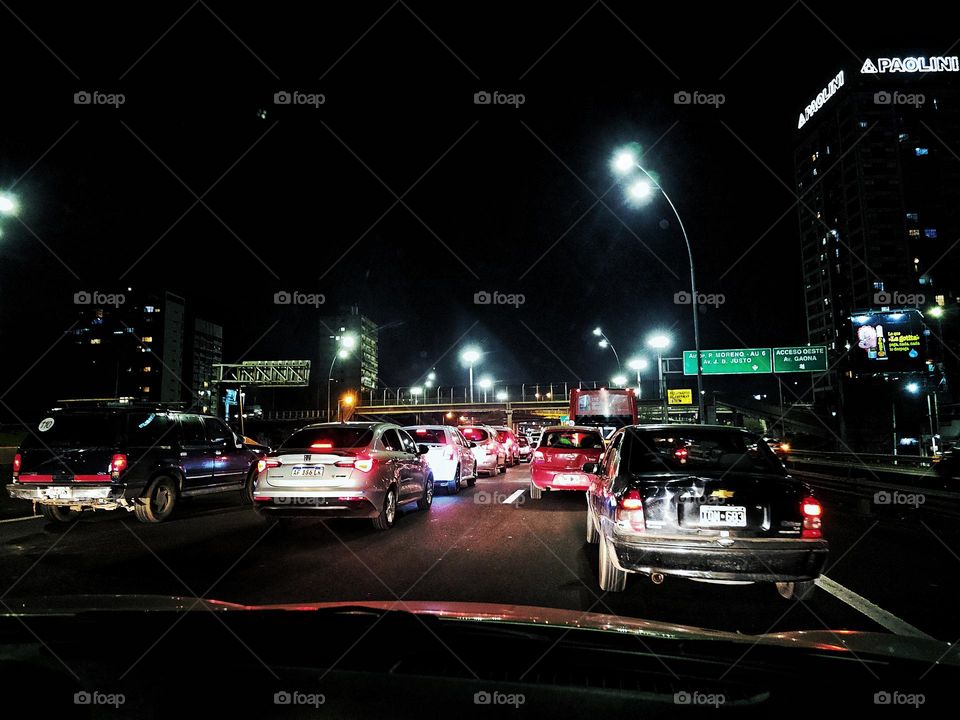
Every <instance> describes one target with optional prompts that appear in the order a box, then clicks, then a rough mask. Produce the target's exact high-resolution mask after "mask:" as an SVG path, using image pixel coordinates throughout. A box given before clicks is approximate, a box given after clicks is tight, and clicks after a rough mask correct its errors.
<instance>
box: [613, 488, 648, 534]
mask: <svg viewBox="0 0 960 720" xmlns="http://www.w3.org/2000/svg"><path fill="white" fill-rule="evenodd" d="M617 527H619V528H621V529H623V530H632V531H634V532H643V531H645V530H646V529H647V523H646V521H645V520H644V518H643V498H642V497H641V496H640V491H639V490H637V489H636V488H633V489H631V490H628V491H627V492H626V494H625V495H624V496H623V497H622V498H620V502H619V503H618V505H617Z"/></svg>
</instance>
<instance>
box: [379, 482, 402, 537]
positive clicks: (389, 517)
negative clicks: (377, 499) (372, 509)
mask: <svg viewBox="0 0 960 720" xmlns="http://www.w3.org/2000/svg"><path fill="white" fill-rule="evenodd" d="M396 519H397V490H396V488H394V487H391V488H390V489H389V490H387V494H386V495H385V496H384V498H383V507H382V508H381V509H380V514H379V515H377V516H376V517H375V518H373V526H374V527H375V528H376V529H377V530H389V529H390V528H392V527H393V523H394V521H395V520H396Z"/></svg>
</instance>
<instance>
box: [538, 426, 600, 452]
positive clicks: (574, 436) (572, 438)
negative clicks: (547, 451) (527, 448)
mask: <svg viewBox="0 0 960 720" xmlns="http://www.w3.org/2000/svg"><path fill="white" fill-rule="evenodd" d="M540 446H541V447H548V448H552V447H556V448H579V449H582V450H603V437H602V436H601V435H600V433H598V432H592V431H587V432H584V431H581V430H554V431H553V432H548V433H544V434H543V442H541V443H540Z"/></svg>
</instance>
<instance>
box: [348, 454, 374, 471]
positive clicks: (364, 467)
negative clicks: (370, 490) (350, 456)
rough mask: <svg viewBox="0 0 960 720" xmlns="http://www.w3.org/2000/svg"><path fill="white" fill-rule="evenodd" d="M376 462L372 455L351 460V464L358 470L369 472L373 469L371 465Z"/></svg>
mask: <svg viewBox="0 0 960 720" xmlns="http://www.w3.org/2000/svg"><path fill="white" fill-rule="evenodd" d="M376 464H377V461H376V460H374V459H373V458H372V457H358V458H357V459H356V460H354V461H353V466H354V467H355V468H356V469H357V470H359V471H360V472H365V473H366V472H370V471H371V470H373V466H374V465H376Z"/></svg>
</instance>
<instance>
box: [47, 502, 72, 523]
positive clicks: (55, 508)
mask: <svg viewBox="0 0 960 720" xmlns="http://www.w3.org/2000/svg"><path fill="white" fill-rule="evenodd" d="M40 514H41V515H43V517H44V519H45V520H49V521H50V522H55V523H71V522H75V521H76V520H77V518H79V517H80V511H79V510H71V509H70V508H68V507H63V506H62V505H41V506H40Z"/></svg>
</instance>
